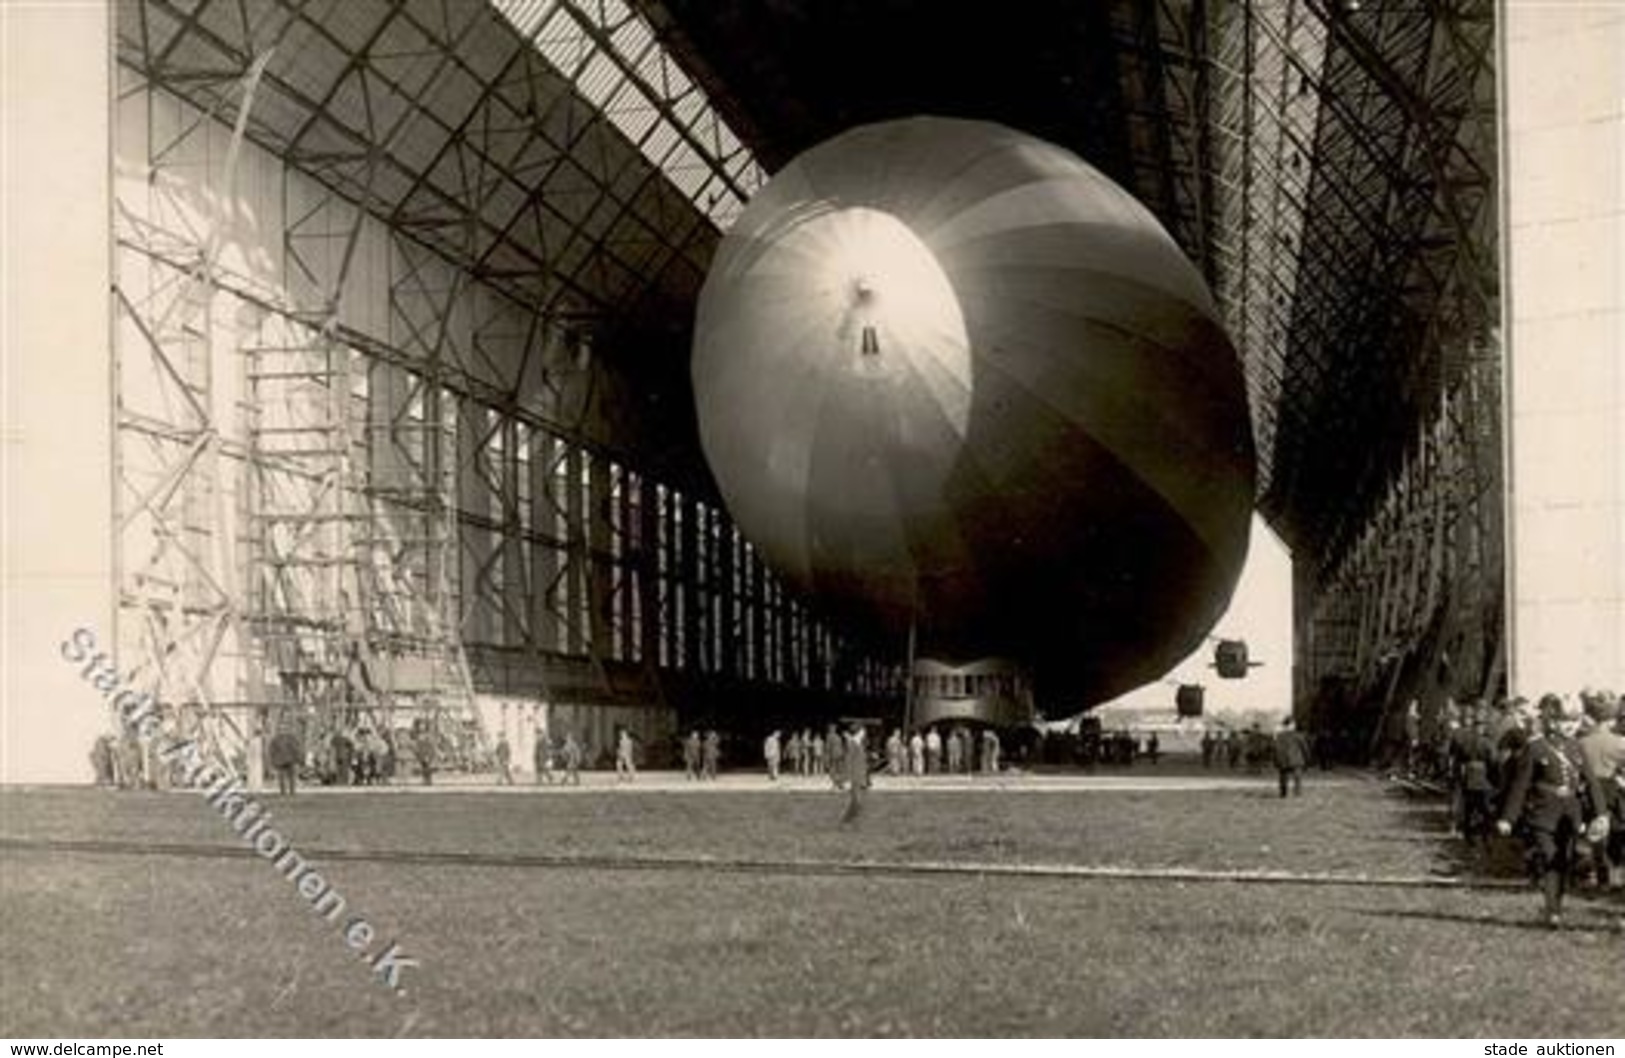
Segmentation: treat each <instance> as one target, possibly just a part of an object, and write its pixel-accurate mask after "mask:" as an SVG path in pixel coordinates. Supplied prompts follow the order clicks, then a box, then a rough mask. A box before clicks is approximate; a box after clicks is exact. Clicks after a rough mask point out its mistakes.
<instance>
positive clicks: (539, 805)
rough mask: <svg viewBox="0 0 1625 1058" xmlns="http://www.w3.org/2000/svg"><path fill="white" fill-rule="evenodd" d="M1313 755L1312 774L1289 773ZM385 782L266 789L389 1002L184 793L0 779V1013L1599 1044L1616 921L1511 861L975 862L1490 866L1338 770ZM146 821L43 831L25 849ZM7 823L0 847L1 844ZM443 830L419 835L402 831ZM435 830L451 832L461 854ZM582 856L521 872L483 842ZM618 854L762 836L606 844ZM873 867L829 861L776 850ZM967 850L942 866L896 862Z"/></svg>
mask: <svg viewBox="0 0 1625 1058" xmlns="http://www.w3.org/2000/svg"><path fill="white" fill-rule="evenodd" d="M1314 778H1318V777H1312V780H1313V779H1314ZM764 787H765V784H755V785H754V786H753V787H751V788H744V787H740V788H726V787H724V788H717V789H710V790H707V791H704V792H695V791H678V792H655V791H650V790H647V789H641V790H625V789H614V788H609V787H605V788H602V789H589V790H586V791H584V792H580V793H571V794H568V795H564V794H559V793H557V792H550V791H541V792H537V791H519V792H506V791H504V792H470V791H460V792H455V793H450V792H438V793H428V794H425V793H424V792H422V791H418V790H411V791H403V790H389V791H378V792H345V793H338V794H334V793H316V794H313V795H309V796H303V795H302V796H300V797H298V798H295V799H293V800H291V801H290V800H288V799H275V798H270V799H267V800H268V802H269V803H271V811H272V812H273V813H274V815H275V817H276V821H277V825H278V826H279V827H280V828H281V830H282V832H283V833H284V834H286V835H287V836H288V837H289V838H290V839H291V840H292V841H293V842H294V843H295V845H296V846H297V847H299V848H300V849H301V850H302V851H305V852H307V853H309V854H310V855H311V856H312V857H313V858H314V859H316V860H317V861H319V862H320V861H322V856H321V853H322V852H324V851H328V852H333V853H342V854H343V856H342V858H341V857H338V856H330V857H329V858H328V860H327V861H326V862H323V870H324V871H325V873H326V875H327V876H328V879H329V880H330V881H331V882H332V883H333V884H334V885H335V886H336V887H338V888H339V889H341V890H342V891H343V893H344V894H345V896H346V898H347V899H348V900H349V901H350V903H351V910H352V911H354V912H361V913H364V914H366V915H367V917H368V918H369V919H370V921H371V922H372V923H373V924H374V925H375V926H376V927H377V928H378V929H379V931H380V933H381V934H382V935H383V936H385V937H393V938H396V939H398V940H399V942H400V944H401V947H402V949H403V950H405V951H406V952H407V953H409V954H410V955H411V956H413V957H415V958H417V959H419V960H421V965H420V966H418V967H416V968H414V969H412V970H409V971H407V974H406V985H407V987H406V989H405V991H404V993H402V994H399V995H398V994H396V993H394V992H391V991H390V990H388V989H386V988H384V987H381V986H380V985H378V984H376V983H374V982H373V981H372V980H371V979H370V976H369V973H368V971H367V968H366V967H365V965H363V964H362V962H361V961H360V960H358V959H356V958H355V957H354V956H353V955H351V954H350V953H348V951H347V949H346V948H345V945H344V942H343V940H342V939H341V937H340V936H339V935H338V931H337V929H336V928H335V927H333V926H331V925H329V924H327V923H325V922H322V921H319V920H317V919H316V918H315V917H314V916H312V915H311V913H310V912H309V910H308V908H307V907H306V905H305V903H304V902H303V901H301V900H300V899H299V898H298V897H297V896H296V895H295V893H294V891H293V889H292V887H291V886H290V885H289V883H287V882H286V881H284V880H283V879H282V878H280V877H278V876H277V875H276V874H275V873H274V872H273V871H272V870H271V869H270V868H269V867H268V866H267V865H266V864H265V863H263V862H259V861H257V860H253V859H245V858H241V857H236V858H233V857H226V856H220V855H210V854H208V853H209V848H210V847H214V846H230V845H232V844H233V841H234V839H232V838H231V836H230V834H229V832H228V831H227V830H226V828H225V825H224V823H223V822H222V821H220V820H219V819H218V817H215V816H212V815H211V814H209V813H208V811H207V810H206V809H205V808H204V807H203V806H202V805H201V804H200V803H199V802H198V801H197V800H196V799H195V798H192V797H187V796H184V795H179V794H171V795H157V794H145V795H140V794H137V795H128V794H127V795H122V796H121V795H117V794H112V793H103V792H96V791H50V790H39V791H16V790H9V791H4V792H0V839H5V840H9V841H10V842H12V844H11V845H10V846H8V847H6V848H5V850H4V853H3V855H4V871H3V878H0V938H3V941H4V943H3V946H0V973H3V976H4V980H5V987H4V989H0V1033H3V1034H5V1035H11V1036H17V1035H22V1036H52V1037H62V1036H71V1035H97V1034H111V1035H120V1036H126V1035H127V1036H174V1035H226V1036H231V1035H243V1034H246V1035H309V1034H314V1035H393V1034H412V1035H470V1034H472V1035H487V1034H490V1035H508V1034H518V1035H533V1034H540V1035H645V1034H648V1035H708V1034H722V1035H770V1036H786V1035H809V1034H810V1035H989V1034H991V1035H1028V1034H1033V1035H1084V1036H1088V1035H1109V1036H1123V1035H1151V1036H1238V1035H1270V1036H1279V1035H1286V1036H1300V1035H1309V1036H1346V1035H1359V1036H1365V1035H1376V1036H1391V1035H1402V1036H1408V1035H1419V1036H1491V1035H1497V1036H1499V1035H1512V1036H1524V1037H1534V1036H1544V1037H1552V1036H1563V1037H1584V1036H1620V1035H1622V1034H1625V1003H1622V1002H1621V1000H1620V998H1619V993H1618V981H1619V974H1620V969H1621V966H1622V965H1625V937H1622V936H1621V935H1620V934H1617V933H1615V932H1613V930H1612V923H1613V918H1614V915H1616V914H1617V913H1618V912H1617V910H1615V909H1616V908H1617V907H1618V904H1617V903H1614V904H1608V903H1605V902H1603V901H1601V900H1598V899H1594V898H1588V899H1587V900H1585V901H1582V902H1580V903H1578V904H1577V905H1576V906H1575V908H1574V909H1573V914H1571V923H1572V925H1571V928H1569V929H1567V930H1565V931H1563V932H1560V933H1550V932H1546V931H1544V930H1538V929H1535V928H1533V918H1534V916H1533V912H1534V903H1535V902H1534V898H1533V896H1532V895H1531V894H1530V893H1528V892H1527V891H1524V890H1518V889H1494V888H1490V889H1475V888H1459V889H1457V888H1442V889H1441V888H1430V887H1425V886H1423V885H1416V886H1371V885H1360V884H1347V885H1315V886H1310V885H1293V884H1260V883H1246V884H1241V883H1232V882H1190V881H1185V882H1175V881H1150V880H1137V881H1123V880H1114V879H1100V878H1053V877H1051V878H1041V877H1040V878H1012V877H1006V876H998V875H991V874H986V873H978V872H977V871H976V870H975V869H974V868H975V867H976V866H977V865H980V864H986V865H1001V864H1002V865H1010V864H1057V865H1065V864H1071V865H1081V866H1110V867H1178V868H1190V869H1201V870H1233V869H1240V870H1275V871H1281V870H1287V871H1303V872H1315V873H1320V872H1329V873H1332V874H1335V875H1338V876H1341V877H1346V878H1348V879H1350V880H1351V881H1352V880H1354V879H1355V878H1357V877H1358V876H1360V875H1367V876H1370V875H1380V876H1384V877H1389V878H1401V879H1404V878H1408V879H1412V880H1415V881H1416V882H1418V883H1424V882H1427V881H1429V880H1434V881H1437V880H1440V879H1443V878H1446V877H1450V876H1457V877H1466V878H1480V877H1496V878H1507V877H1508V876H1509V872H1510V871H1513V870H1515V866H1516V858H1515V857H1514V856H1510V855H1508V854H1507V853H1506V852H1505V851H1503V852H1502V853H1501V854H1499V855H1498V856H1497V857H1495V858H1494V859H1493V860H1492V861H1491V862H1489V863H1479V862H1476V861H1471V860H1463V859H1462V858H1461V857H1460V856H1459V855H1458V854H1457V853H1456V852H1455V851H1454V849H1453V843H1452V842H1451V840H1450V839H1449V838H1448V835H1447V834H1445V833H1444V831H1443V826H1442V817H1441V814H1440V810H1439V808H1438V806H1437V805H1434V804H1431V803H1427V802H1419V801H1413V800H1408V799H1406V798H1404V797H1402V796H1398V795H1396V794H1395V793H1394V792H1393V791H1392V790H1389V789H1386V788H1384V787H1383V786H1381V785H1379V784H1376V783H1372V782H1369V781H1366V780H1364V779H1362V778H1359V777H1356V776H1343V777H1340V778H1339V779H1337V780H1336V781H1335V782H1326V781H1322V782H1320V783H1318V784H1316V783H1314V782H1313V781H1312V782H1311V785H1310V787H1309V789H1308V791H1307V793H1306V795H1305V796H1304V797H1303V798H1301V799H1296V800H1288V801H1281V800H1279V799H1277V798H1276V797H1275V796H1274V793H1273V790H1272V789H1269V788H1268V786H1267V785H1266V784H1265V783H1263V782H1246V781H1241V782H1238V783H1235V784H1233V785H1229V786H1226V787H1224V788H1221V789H1210V790H1166V791H1118V790H1112V789H1071V790H1042V789H1037V788H1024V786H1023V784H1021V783H1019V782H1017V783H1013V784H1009V785H1008V786H1006V787H1005V788H1001V789H977V790H955V791H939V792H931V791H929V790H924V789H910V790H906V791H905V790H898V789H889V788H881V789H878V790H876V791H875V792H874V793H873V794H872V795H871V797H870V800H869V802H868V804H867V806H866V809H865V812H864V814H863V816H862V817H861V819H860V820H859V822H858V823H857V824H856V825H852V826H842V825H840V824H839V823H838V822H837V819H838V817H839V813H840V808H841V803H842V802H841V799H840V797H839V795H836V794H833V793H830V792H827V791H819V790H817V789H816V788H815V787H812V786H810V785H809V786H808V787H807V788H804V789H800V790H786V789H783V788H778V789H767V788H764ZM45 839H51V840H62V839H74V840H81V841H91V842H95V841H109V840H111V841H117V842H120V843H127V844H128V845H129V846H130V847H132V848H133V847H139V846H142V845H150V844H151V843H155V842H156V843H162V844H164V845H165V846H168V847H171V848H173V850H174V851H171V852H168V853H164V854H129V853H109V852H93V851H76V852H64V851H60V850H51V849H47V848H41V847H38V846H37V845H36V846H34V847H29V846H28V845H27V843H28V842H39V841H41V840H45ZM19 842H20V843H22V844H19ZM419 852H439V853H445V854H448V858H447V859H446V860H443V861H439V862H422V860H421V859H420V860H412V859H411V858H410V857H408V858H406V859H405V860H404V861H396V860H394V859H392V858H391V857H392V855H393V854H395V853H419ZM449 854H468V855H469V857H470V858H469V859H467V860H466V861H461V862H460V861H458V860H457V859H456V858H455V857H454V856H450V855H449ZM525 855H548V856H565V857H580V858H584V859H590V860H591V862H593V863H594V864H598V865H596V866H590V867H586V866H538V865H536V864H528V865H527V864H516V863H509V862H505V859H506V858H507V857H516V856H517V857H522V856H525ZM626 857H642V858H650V859H671V858H684V859H689V860H694V861H703V860H707V859H716V860H726V861H739V860H749V861H756V862H761V863H770V864H771V863H777V864H779V865H778V866H771V867H769V868H768V869H765V870H762V871H759V872H754V873H737V872H725V871H719V870H713V869H708V868H707V867H705V866H704V865H703V864H700V865H690V866H668V867H664V868H661V869H656V870H646V869H620V868H616V867H614V866H612V865H613V864H614V863H616V862H618V861H620V860H622V859H624V858H626ZM787 861H795V862H797V863H807V864H832V865H842V864H852V863H869V864H875V865H883V866H881V867H878V868H877V869H874V870H872V871H870V872H868V873H864V874H857V875H835V874H826V873H817V872H809V871H803V870H797V869H794V868H793V867H788V866H783V864H784V863H785V862H787ZM925 863H930V864H938V863H948V864H960V865H962V866H964V867H966V868H967V869H966V870H965V871H964V872H962V873H955V874H940V875H928V874H916V873H909V872H908V870H907V869H906V868H907V865H909V864H925Z"/></svg>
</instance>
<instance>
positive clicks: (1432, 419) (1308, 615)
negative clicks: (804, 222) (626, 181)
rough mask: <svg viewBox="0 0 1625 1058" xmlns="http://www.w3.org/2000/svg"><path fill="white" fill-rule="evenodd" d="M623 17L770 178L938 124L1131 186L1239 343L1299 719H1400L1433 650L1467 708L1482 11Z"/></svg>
mask: <svg viewBox="0 0 1625 1058" xmlns="http://www.w3.org/2000/svg"><path fill="white" fill-rule="evenodd" d="M639 6H640V8H642V9H644V10H646V11H648V12H650V18H651V20H652V21H654V22H655V23H656V24H657V25H660V26H663V27H666V39H667V40H668V42H669V43H670V44H671V45H672V46H673V47H674V48H675V49H677V50H678V51H679V52H680V53H681V54H683V55H684V56H685V58H686V59H687V60H688V61H689V62H690V63H691V64H692V65H693V67H694V68H695V72H696V77H697V78H698V79H700V80H701V81H702V82H704V83H705V84H707V86H708V87H709V88H710V89H711V90H712V93H713V97H714V99H715V100H716V103H717V106H718V107H719V109H720V110H722V112H724V113H725V114H727V115H728V116H729V118H730V120H731V121H733V123H734V124H735V126H736V127H738V128H740V129H742V130H746V133H747V135H746V136H745V138H746V140H747V142H749V144H750V145H751V146H752V147H753V148H754V149H755V150H756V151H757V152H758V153H759V154H760V155H761V156H762V157H764V158H767V159H769V160H770V161H771V162H772V163H775V164H776V163H778V162H780V161H782V160H784V159H785V158H787V157H789V156H790V155H793V154H794V153H795V152H796V151H798V150H800V149H802V148H804V147H807V146H810V145H811V144H812V143H814V142H816V141H818V140H820V139H822V138H824V137H825V136H828V135H830V134H832V133H833V132H836V131H839V129H840V128H841V127H843V126H844V125H846V124H851V123H855V122H857V121H864V120H879V119H883V118H886V117H893V116H899V115H902V114H906V113H912V112H944V111H946V112H951V113H956V114H961V115H964V116H975V117H985V118H991V119H993V120H999V121H1004V122H1006V123H1009V124H1012V125H1015V126H1017V127H1020V128H1024V129H1026V130H1027V131H1029V132H1034V133H1037V134H1039V135H1043V136H1047V137H1049V138H1051V139H1054V140H1056V141H1057V142H1059V143H1062V144H1065V145H1067V146H1069V147H1071V148H1073V149H1074V150H1077V151H1078V152H1079V153H1080V154H1081V155H1083V156H1084V157H1085V158H1087V159H1088V160H1089V161H1091V162H1092V163H1094V164H1095V165H1097V166H1098V167H1100V168H1102V169H1103V170H1104V171H1106V172H1107V173H1108V174H1109V175H1110V176H1112V177H1113V178H1114V179H1116V180H1118V181H1119V182H1121V183H1123V184H1125V185H1126V186H1128V187H1130V188H1132V189H1133V190H1134V191H1135V193H1136V195H1137V196H1138V197H1139V198H1140V199H1141V200H1142V201H1143V202H1145V203H1146V204H1147V205H1148V206H1150V207H1151V208H1152V209H1153V211H1155V212H1156V213H1157V214H1158V216H1159V217H1160V218H1161V219H1162V221H1163V223H1164V224H1165V225H1166V226H1167V227H1168V229H1169V231H1170V232H1171V233H1173V235H1174V236H1175V238H1176V239H1177V240H1178V241H1179V242H1180V244H1181V245H1182V246H1183V247H1184V248H1185V249H1186V251H1187V253H1188V254H1189V255H1190V257H1191V258H1192V259H1193V260H1194V261H1196V262H1198V263H1199V264H1200V265H1201V267H1202V268H1203V270H1204V272H1205V274H1206V275H1207V277H1208V279H1209V282H1210V283H1211V284H1212V286H1213V288H1214V290H1215V291H1216V293H1217V295H1218V297H1219V300H1220V303H1221V306H1222V308H1223V310H1224V312H1225V313H1226V315H1227V318H1228V320H1229V323H1230V327H1231V331H1232V333H1233V334H1234V335H1235V336H1236V338H1237V340H1238V344H1239V346H1240V347H1241V349H1242V351H1243V355H1244V358H1245V366H1246V371H1247V378H1248V386H1249V392H1250V394H1251V399H1252V409H1253V415H1254V426H1255V433H1256V439H1257V442H1258V449H1259V456H1260V494H1259V498H1258V505H1259V509H1260V510H1261V512H1262V513H1263V514H1264V515H1265V517H1266V518H1267V519H1268V520H1269V521H1270V523H1271V524H1272V526H1273V527H1274V528H1275V529H1276V531H1277V532H1278V533H1279V534H1280V535H1281V536H1282V538H1283V539H1284V541H1285V542H1286V543H1287V545H1288V546H1289V548H1291V550H1292V552H1293V555H1294V559H1295V565H1296V568H1297V569H1298V580H1299V590H1298V606H1297V610H1298V612H1299V617H1300V636H1299V644H1300V657H1299V661H1300V665H1299V671H1300V673H1301V675H1302V678H1303V681H1304V682H1303V684H1302V685H1301V686H1300V697H1301V699H1302V700H1307V699H1309V698H1310V697H1313V696H1315V695H1320V694H1321V692H1322V688H1321V687H1320V684H1321V683H1322V682H1323V681H1329V684H1328V685H1329V686H1330V687H1333V688H1335V690H1327V691H1326V694H1330V695H1334V696H1341V697H1342V698H1346V697H1348V696H1350V695H1353V696H1354V697H1356V698H1361V699H1365V700H1368V701H1369V700H1378V701H1385V700H1390V699H1392V698H1394V697H1395V696H1396V695H1400V694H1404V693H1409V692H1410V691H1411V690H1412V688H1419V687H1421V686H1422V685H1423V684H1427V685H1428V686H1430V687H1432V686H1434V684H1435V683H1437V681H1433V680H1431V678H1430V679H1429V680H1422V679H1421V676H1420V674H1422V673H1424V672H1436V671H1438V669H1439V662H1441V661H1442V660H1443V659H1444V658H1447V657H1448V658H1452V659H1453V662H1452V666H1453V667H1452V676H1451V679H1450V681H1449V682H1450V689H1451V690H1452V691H1453V692H1454V693H1456V694H1458V695H1469V694H1471V695H1477V694H1480V693H1493V692H1494V690H1495V689H1496V687H1497V686H1498V684H1499V681H1500V678H1501V677H1500V673H1501V667H1500V658H1501V656H1502V652H1503V647H1502V644H1501V636H1500V631H1499V629H1500V624H1501V620H1500V613H1501V596H1502V584H1501V580H1502V575H1501V549H1502V529H1501V509H1500V485H1499V480H1500V470H1499V463H1500V455H1499V444H1500V439H1499V416H1500V405H1499V401H1500V397H1499V392H1500V383H1499V375H1498V372H1499V368H1498V363H1499V356H1500V350H1499V338H1498V336H1497V334H1496V333H1495V321H1496V320H1497V275H1496V261H1495V245H1496V231H1495V193H1494V192H1495V189H1494V187H1493V176H1492V174H1493V173H1494V172H1495V168H1496V166H1495V134H1494V103H1495V72H1494V69H1493V54H1494V47H1493V45H1494V31H1495V26H1494V4H1493V3H1492V0H1415V2H1413V0H1253V2H1242V0H1101V2H1098V3H1088V4H1058V3H1055V4H1052V3H1033V4H1022V5H1016V6H1014V7H1012V8H1010V9H1008V10H999V11H988V10H985V9H974V10H969V9H958V8H954V9H944V8H943V7H941V5H929V4H909V3H890V4H886V5H879V6H876V5H865V4H859V3H844V2H842V0H825V2H822V3H819V4H817V5H812V4H804V5H778V4H753V3H746V2H743V0H644V2H640V4H639ZM752 40H756V41H773V42H775V46H774V47H771V48H757V49H751V48H749V47H747V42H748V41H752ZM778 42H784V43H782V44H781V43H778ZM904 54H906V55H907V56H908V61H907V62H903V61H901V60H900V58H899V57H900V56H902V55H904ZM832 56H840V58H841V61H840V62H839V63H832V62H831V61H830V60H831V57H832ZM1442 465H1448V466H1449V467H1451V468H1452V469H1451V471H1450V472H1449V473H1441V472H1438V470H1437V468H1438V467H1439V466H1442ZM1429 468H1434V469H1429ZM1405 512H1409V513H1405ZM1401 661H1403V662H1406V664H1405V665H1399V664H1397V662H1401ZM1401 668H1404V670H1405V672H1406V674H1407V675H1406V676H1405V678H1404V679H1401V678H1399V675H1398V673H1399V670H1400V669H1401Z"/></svg>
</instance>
